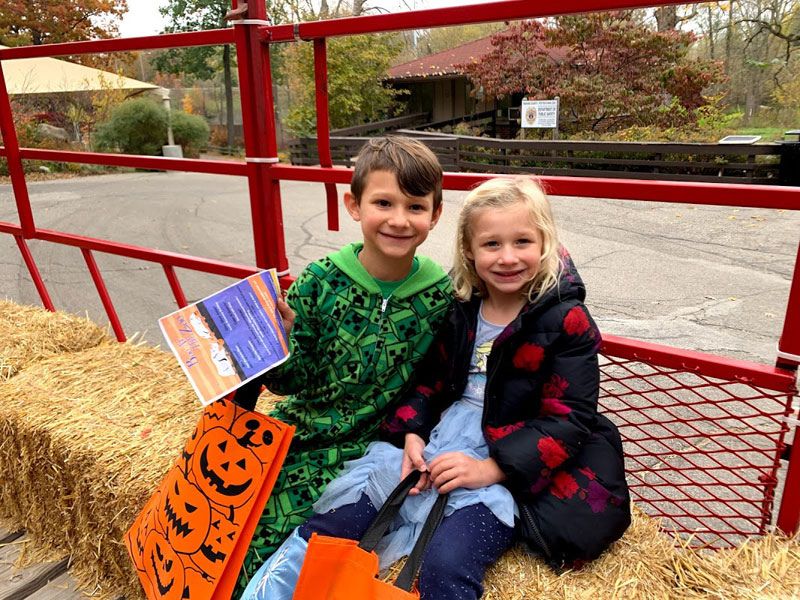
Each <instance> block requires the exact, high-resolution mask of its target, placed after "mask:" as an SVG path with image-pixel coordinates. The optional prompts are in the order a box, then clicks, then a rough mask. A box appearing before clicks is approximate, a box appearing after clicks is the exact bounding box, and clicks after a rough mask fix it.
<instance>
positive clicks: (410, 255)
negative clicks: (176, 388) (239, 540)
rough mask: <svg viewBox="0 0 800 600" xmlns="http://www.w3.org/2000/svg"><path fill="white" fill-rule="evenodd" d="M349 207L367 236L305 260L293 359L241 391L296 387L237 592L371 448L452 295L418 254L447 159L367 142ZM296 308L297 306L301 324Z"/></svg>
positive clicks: (282, 410) (249, 401) (408, 145)
mask: <svg viewBox="0 0 800 600" xmlns="http://www.w3.org/2000/svg"><path fill="white" fill-rule="evenodd" d="M344 204H345V208H346V209H347V212H348V213H349V214H350V216H351V217H352V218H353V220H355V221H357V222H358V223H360V224H361V232H362V235H363V242H360V243H353V244H349V245H347V246H345V247H344V248H342V249H341V250H339V251H337V252H334V253H333V254H330V255H329V256H327V257H325V258H323V259H321V260H319V261H316V262H314V263H312V264H311V265H309V266H308V267H307V268H306V269H305V270H304V271H303V272H302V273H301V274H300V276H299V277H298V279H297V281H295V282H294V284H293V285H292V287H291V288H290V289H289V293H288V296H287V302H288V304H289V307H290V308H291V309H290V308H289V307H287V306H286V305H282V307H281V309H282V316H283V318H284V321H285V323H286V325H287V329H289V328H291V336H290V350H291V355H290V357H289V359H288V360H287V361H286V362H285V363H284V364H283V365H281V366H279V367H278V368H276V369H274V370H272V371H270V372H268V373H267V374H266V375H265V376H264V377H263V379H259V380H257V381H255V382H251V384H249V385H246V386H243V387H242V388H240V389H239V390H238V391H237V394H236V396H235V398H234V400H235V401H236V402H237V403H238V404H240V405H242V406H245V407H247V408H253V407H254V406H255V401H256V399H257V396H258V391H259V389H260V386H261V383H264V384H265V385H266V386H267V387H268V388H269V389H270V390H271V391H272V392H274V393H276V394H279V395H287V394H288V395H289V396H288V398H286V399H285V400H284V401H282V402H280V403H279V404H278V405H277V407H276V408H275V410H274V411H272V413H271V414H272V415H273V416H274V417H276V418H278V419H280V420H281V421H284V422H286V423H290V424H292V425H295V426H296V428H297V429H296V432H295V437H294V439H293V441H292V445H291V448H290V451H289V455H288V456H287V458H286V461H285V462H284V465H283V469H282V470H281V473H280V475H279V477H278V480H277V482H276V484H275V488H274V490H273V492H272V495H271V497H270V499H269V501H268V502H267V506H266V508H265V510H264V513H263V514H262V516H261V520H260V521H259V524H258V527H257V528H256V532H255V534H254V536H253V539H252V541H251V543H250V548H249V550H248V552H247V556H246V557H245V561H244V565H243V568H242V571H243V572H242V574H241V576H240V578H239V585H238V587H237V592H236V593H235V594H234V596H235V597H238V596H239V595H240V594H241V592H242V591H243V590H244V586H246V585H247V582H248V580H249V578H250V576H252V574H253V573H254V572H255V571H256V570H257V569H258V567H259V566H260V565H261V563H262V562H263V561H264V560H265V559H267V558H268V557H269V556H270V555H271V554H272V553H273V552H274V551H275V550H276V549H277V547H278V546H279V545H280V544H281V543H282V542H283V540H284V539H285V538H286V537H287V536H288V535H289V533H290V532H291V531H292V530H293V529H294V528H295V527H297V526H298V525H300V524H302V523H303V522H304V521H305V520H306V519H307V518H308V517H310V516H311V514H312V510H311V506H312V504H313V503H314V502H315V501H316V500H317V498H319V496H320V494H321V493H322V491H323V490H324V488H325V486H326V485H327V484H328V483H329V482H330V481H331V480H332V479H333V478H334V477H335V476H336V474H337V472H338V471H339V469H340V467H341V466H342V464H343V463H344V462H345V461H347V460H352V459H355V458H358V457H360V456H362V455H363V454H364V451H365V449H366V447H367V444H368V443H369V442H371V441H373V440H374V439H375V438H376V437H377V428H378V425H379V424H380V422H381V420H382V419H383V418H384V416H385V411H386V408H387V406H390V405H391V404H392V403H393V402H394V401H395V400H396V399H397V398H398V397H399V396H400V395H401V393H402V392H403V391H404V390H405V389H406V388H407V384H408V383H409V381H410V379H411V376H412V373H413V372H414V368H415V366H416V365H417V363H418V362H419V361H420V360H421V359H422V358H423V357H424V356H425V352H426V351H427V349H428V347H429V346H430V344H431V342H432V340H433V338H434V335H435V333H436V331H437V329H438V328H439V325H440V324H441V322H442V320H443V318H444V315H445V313H446V311H447V308H448V306H449V304H450V301H451V297H452V295H451V288H450V281H449V278H448V277H447V275H446V274H445V272H444V271H443V270H442V268H441V267H440V266H439V265H437V264H436V263H434V262H433V261H432V260H430V259H427V258H425V257H417V256H415V252H416V249H417V247H418V246H419V245H420V244H422V242H424V241H425V239H426V238H427V237H428V233H429V232H430V230H431V229H432V228H433V227H434V226H435V225H436V222H437V221H438V220H439V217H440V215H441V213H442V168H441V166H440V165H439V161H438V160H437V158H436V156H435V155H434V154H433V153H432V152H431V151H430V150H429V149H428V148H427V147H426V146H425V145H423V144H422V143H421V142H418V141H416V140H413V139H411V138H405V137H399V136H398V137H386V138H376V139H372V140H370V141H368V142H367V143H366V144H365V145H364V147H363V148H362V149H361V151H360V152H359V154H358V157H357V158H356V163H355V169H354V172H353V179H352V181H351V184H350V191H349V192H347V193H346V194H345V196H344ZM294 313H296V315H297V320H296V323H294V324H293V321H294V316H295V315H294Z"/></svg>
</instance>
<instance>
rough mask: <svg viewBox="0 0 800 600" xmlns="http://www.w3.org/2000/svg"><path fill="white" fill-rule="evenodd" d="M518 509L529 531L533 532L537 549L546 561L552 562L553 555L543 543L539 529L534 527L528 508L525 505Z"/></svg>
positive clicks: (534, 522)
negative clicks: (520, 510)
mask: <svg viewBox="0 0 800 600" xmlns="http://www.w3.org/2000/svg"><path fill="white" fill-rule="evenodd" d="M519 507H520V508H521V509H522V513H523V515H524V516H525V522H526V523H527V524H528V525H529V526H530V529H531V531H532V532H533V538H534V541H535V542H536V543H537V544H538V545H539V548H541V549H542V552H544V555H545V557H546V558H547V560H548V561H549V560H552V559H553V555H552V553H551V552H550V548H549V547H548V545H547V543H546V542H545V541H544V538H543V537H542V534H541V532H540V531H539V528H538V527H537V526H536V521H534V520H533V516H532V515H531V511H530V509H529V508H528V505H527V504H522V503H520V504H519Z"/></svg>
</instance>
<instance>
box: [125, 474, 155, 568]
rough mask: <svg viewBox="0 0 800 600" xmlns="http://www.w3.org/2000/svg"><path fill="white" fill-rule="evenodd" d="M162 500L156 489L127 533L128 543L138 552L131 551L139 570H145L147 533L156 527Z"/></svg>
mask: <svg viewBox="0 0 800 600" xmlns="http://www.w3.org/2000/svg"><path fill="white" fill-rule="evenodd" d="M160 501H161V491H160V490H156V492H155V494H153V495H152V496H151V497H150V500H148V501H147V504H145V505H144V508H143V509H142V512H141V513H139V517H138V519H137V520H136V522H135V523H134V526H133V527H131V528H130V529H129V530H128V533H127V534H126V536H127V538H128V545H129V546H130V547H131V548H135V549H136V550H137V552H133V553H131V556H132V558H133V564H134V566H135V567H136V568H137V569H138V570H139V571H144V542H145V539H146V538H147V534H148V533H150V531H151V530H152V529H155V528H156V520H157V518H156V516H157V511H156V509H157V508H158V505H159V503H160Z"/></svg>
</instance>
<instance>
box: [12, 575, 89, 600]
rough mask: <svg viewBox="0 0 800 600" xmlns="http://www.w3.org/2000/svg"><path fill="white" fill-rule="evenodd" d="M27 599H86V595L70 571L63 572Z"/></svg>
mask: <svg viewBox="0 0 800 600" xmlns="http://www.w3.org/2000/svg"><path fill="white" fill-rule="evenodd" d="M26 600H86V596H84V595H83V593H81V592H80V591H79V590H78V588H77V586H76V585H75V580H74V579H72V577H70V575H69V573H63V574H62V575H59V576H58V577H56V578H55V579H54V580H53V581H51V582H50V583H48V584H47V585H45V586H44V587H43V588H41V589H39V590H37V591H36V592H34V593H33V594H31V595H30V596H28V597H27V598H26Z"/></svg>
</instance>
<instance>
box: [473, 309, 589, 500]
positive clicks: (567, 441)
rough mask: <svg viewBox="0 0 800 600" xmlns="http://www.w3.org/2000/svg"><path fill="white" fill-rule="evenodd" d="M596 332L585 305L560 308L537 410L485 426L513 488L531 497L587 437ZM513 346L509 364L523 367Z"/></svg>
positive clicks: (522, 353) (523, 348) (522, 351)
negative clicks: (516, 419)
mask: <svg viewBox="0 0 800 600" xmlns="http://www.w3.org/2000/svg"><path fill="white" fill-rule="evenodd" d="M600 341H601V339H600V332H599V330H598V329H597V326H596V325H595V323H594V321H593V320H592V318H591V316H590V315H589V313H588V311H587V310H586V307H584V306H583V305H582V304H578V305H576V306H573V307H571V308H569V310H565V311H563V313H562V316H561V319H560V328H559V330H558V333H557V337H556V339H555V340H554V341H553V343H552V344H551V345H550V348H551V349H552V352H553V354H552V360H551V361H548V362H543V364H549V365H550V373H549V374H548V377H547V379H546V381H545V383H544V385H543V386H542V389H541V390H540V394H541V409H540V411H539V414H538V415H537V416H536V417H535V418H533V419H530V420H527V421H522V422H519V423H514V424H510V425H506V426H503V427H498V428H492V427H488V428H487V434H488V437H489V438H490V441H492V442H493V443H492V444H490V448H491V456H492V458H494V459H495V461H497V463H498V465H499V466H500V468H501V469H502V470H503V472H504V473H505V474H506V476H507V483H506V485H507V486H508V487H509V489H511V491H512V492H515V493H520V494H522V495H523V497H524V496H535V495H536V494H538V493H539V492H541V491H542V490H543V489H545V488H546V487H547V486H548V485H549V483H550V482H551V481H552V480H553V477H554V475H555V474H556V473H557V472H558V469H559V468H560V467H562V466H566V465H567V464H568V463H569V461H570V460H571V459H572V458H574V457H575V456H576V455H577V454H578V453H579V452H580V451H581V449H582V447H583V446H584V445H585V443H586V442H587V441H588V439H589V436H590V435H591V432H592V431H593V429H594V425H595V419H596V417H597V398H598V394H599V388H600V371H599V366H598V359H597V352H598V349H599V347H600ZM527 346H531V344H525V343H523V344H521V345H520V346H519V347H517V348H516V353H515V355H514V357H513V359H512V362H513V363H514V368H524V365H525V353H526V347H527Z"/></svg>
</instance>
